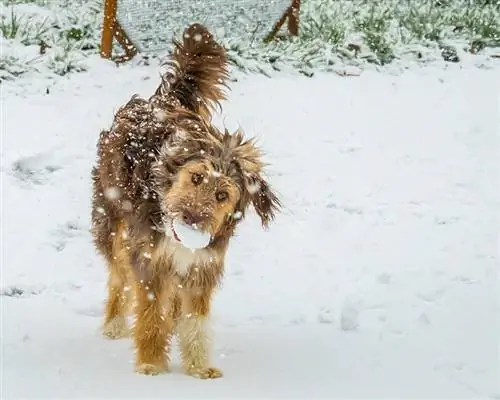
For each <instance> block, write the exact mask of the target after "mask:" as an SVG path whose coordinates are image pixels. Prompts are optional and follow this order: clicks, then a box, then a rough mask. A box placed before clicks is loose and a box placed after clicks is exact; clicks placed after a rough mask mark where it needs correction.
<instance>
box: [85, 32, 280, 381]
mask: <svg viewBox="0 0 500 400" xmlns="http://www.w3.org/2000/svg"><path fill="white" fill-rule="evenodd" d="M169 66H170V68H169V72H168V73H166V74H165V75H164V76H163V78H162V83H161V85H160V86H159V87H158V89H157V90H156V92H155V94H154V95H153V96H152V97H151V98H149V99H143V98H139V97H137V96H134V97H133V98H132V99H131V100H130V101H129V102H128V103H127V104H126V105H125V106H123V107H122V108H121V109H120V110H119V111H118V112H117V113H116V115H115V119H114V122H113V125H112V127H111V129H110V130H106V131H103V132H102V133H101V135H100V138H99V142H98V146H97V149H98V151H97V165H96V166H95V167H94V168H93V171H92V177H93V198H92V234H93V236H94V243H95V246H96V248H97V249H98V251H99V252H100V253H101V254H102V255H103V256H104V258H105V260H106V262H107V266H108V271H109V279H108V298H107V303H106V310H105V320H104V334H105V335H106V336H107V337H109V338H113V339H116V338H120V337H125V336H128V333H129V329H128V327H127V324H126V315H127V314H128V311H129V309H131V310H133V314H134V317H135V321H134V324H133V326H132V331H131V332H132V336H133V339H134V344H135V349H136V370H137V371H138V372H140V373H143V374H158V373H161V372H164V371H166V370H167V369H168V362H169V347H170V342H171V339H172V337H173V335H174V334H177V336H178V339H179V342H180V348H181V356H182V362H183V367H184V369H185V371H186V372H187V373H188V374H191V375H193V376H197V377H201V378H216V377H219V376H221V372H220V371H219V370H217V369H216V368H214V367H212V365H211V364H210V361H209V346H208V345H209V337H208V330H207V329H208V326H207V322H208V317H209V313H210V304H211V298H212V296H213V293H214V290H215V289H216V287H217V285H218V284H219V283H220V281H221V278H222V276H223V272H224V258H225V253H226V250H227V247H228V244H229V241H230V238H231V236H232V235H233V233H234V231H235V228H236V226H237V225H238V224H239V223H240V222H241V221H242V220H243V219H244V216H245V211H246V210H247V209H248V207H249V206H250V205H252V206H253V207H254V209H255V210H256V212H257V214H258V215H259V217H260V218H261V220H262V224H263V226H267V225H268V223H269V222H270V221H271V220H272V219H273V218H274V216H275V212H276V211H278V210H279V208H280V201H279V200H278V198H277V196H276V195H275V193H274V192H273V191H272V190H271V188H270V186H269V184H268V183H267V182H266V180H265V179H264V177H263V168H264V164H263V162H262V154H261V151H260V150H259V149H258V148H257V146H256V145H255V142H254V140H253V139H250V140H246V139H245V138H244V136H243V133H242V132H241V131H237V132H235V133H233V134H230V133H229V132H227V131H220V130H218V129H217V128H216V127H215V126H213V125H212V124H211V122H210V120H211V113H212V111H213V109H214V107H216V106H220V101H221V100H223V99H225V96H224V92H223V89H224V87H225V86H226V85H227V84H226V82H227V78H228V72H227V59H226V55H225V52H224V49H223V48H222V47H221V46H219V45H218V44H217V42H216V41H215V40H214V39H213V38H212V35H211V34H210V33H209V32H208V31H207V29H206V28H205V27H203V26H202V25H199V24H194V25H191V26H190V27H188V28H187V29H186V31H185V32H184V36H183V40H182V43H181V42H177V41H174V51H173V54H172V55H171V57H170V62H169ZM174 219H182V220H184V221H185V222H186V223H190V224H191V223H193V224H196V225H197V226H198V228H199V229H201V230H203V231H205V232H208V233H210V235H211V241H210V243H209V245H208V246H207V247H206V248H204V249H200V250H195V251H191V250H189V249H187V248H185V247H183V246H182V245H181V244H180V243H179V242H178V241H177V240H176V239H175V237H172V235H171V230H170V229H169V226H171V223H172V221H173V220H174Z"/></svg>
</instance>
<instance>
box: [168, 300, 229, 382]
mask: <svg viewBox="0 0 500 400" xmlns="http://www.w3.org/2000/svg"><path fill="white" fill-rule="evenodd" d="M181 299H182V305H181V317H180V318H179V320H178V321H177V324H176V332H177V334H178V335H179V342H180V348H181V358H182V364H183V367H184V370H185V371H186V373H188V374H189V375H192V376H194V377H197V378H201V379H209V378H210V379H213V378H220V377H221V376H222V372H221V371H219V370H218V369H217V368H213V367H210V332H209V317H208V315H209V304H210V303H209V302H210V295H209V294H207V295H206V296H189V295H183V296H181Z"/></svg>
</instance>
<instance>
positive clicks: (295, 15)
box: [288, 0, 300, 36]
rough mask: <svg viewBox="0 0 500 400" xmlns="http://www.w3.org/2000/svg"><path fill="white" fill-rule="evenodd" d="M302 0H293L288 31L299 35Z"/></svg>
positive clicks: (289, 11)
mask: <svg viewBox="0 0 500 400" xmlns="http://www.w3.org/2000/svg"><path fill="white" fill-rule="evenodd" d="M299 15H300V0H293V1H292V5H291V6H290V8H289V9H288V33H290V35H293V36H299Z"/></svg>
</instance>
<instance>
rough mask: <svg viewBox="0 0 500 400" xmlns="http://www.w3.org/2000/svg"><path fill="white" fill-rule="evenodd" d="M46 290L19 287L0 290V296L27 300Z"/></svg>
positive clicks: (13, 286) (12, 286)
mask: <svg viewBox="0 0 500 400" xmlns="http://www.w3.org/2000/svg"><path fill="white" fill-rule="evenodd" d="M44 289H45V288H34V287H32V288H29V287H22V286H17V285H11V286H8V287H3V288H0V296H5V297H13V298H26V297H31V296H36V295H39V294H40V293H42V292H43V291H44Z"/></svg>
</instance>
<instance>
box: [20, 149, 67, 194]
mask: <svg viewBox="0 0 500 400" xmlns="http://www.w3.org/2000/svg"><path fill="white" fill-rule="evenodd" d="M70 162H71V160H70V159H69V158H68V157H67V156H61V153H60V151H59V150H58V149H54V150H51V151H47V152H44V153H38V154H34V155H31V156H26V157H21V158H19V159H18V160H17V161H15V162H14V163H12V166H11V169H10V173H11V175H12V176H13V177H14V178H16V180H17V181H18V183H20V184H21V185H22V186H28V187H29V186H31V185H43V184H46V183H48V182H49V181H50V179H51V177H52V175H53V174H54V173H56V172H57V171H60V170H62V169H64V166H65V164H68V163H70Z"/></svg>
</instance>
